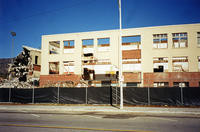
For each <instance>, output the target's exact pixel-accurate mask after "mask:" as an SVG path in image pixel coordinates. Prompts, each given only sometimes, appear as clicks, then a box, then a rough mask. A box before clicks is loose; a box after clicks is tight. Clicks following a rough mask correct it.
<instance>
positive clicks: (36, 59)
mask: <svg viewBox="0 0 200 132" xmlns="http://www.w3.org/2000/svg"><path fill="white" fill-rule="evenodd" d="M35 64H36V65H37V64H38V56H37V55H36V56H35Z"/></svg>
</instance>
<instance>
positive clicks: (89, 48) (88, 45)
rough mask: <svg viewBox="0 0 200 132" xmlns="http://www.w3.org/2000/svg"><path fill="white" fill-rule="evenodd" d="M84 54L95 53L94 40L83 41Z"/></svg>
mask: <svg viewBox="0 0 200 132" xmlns="http://www.w3.org/2000/svg"><path fill="white" fill-rule="evenodd" d="M82 47H83V53H84V54H85V53H94V40H93V39H84V40H82Z"/></svg>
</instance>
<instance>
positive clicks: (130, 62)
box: [122, 59, 142, 72]
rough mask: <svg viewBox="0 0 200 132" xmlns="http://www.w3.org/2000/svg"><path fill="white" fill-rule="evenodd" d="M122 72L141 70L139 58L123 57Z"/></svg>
mask: <svg viewBox="0 0 200 132" xmlns="http://www.w3.org/2000/svg"><path fill="white" fill-rule="evenodd" d="M122 63H123V65H122V66H123V68H122V69H123V72H141V71H142V66H141V59H123V60H122Z"/></svg>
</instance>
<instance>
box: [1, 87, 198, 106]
mask: <svg viewBox="0 0 200 132" xmlns="http://www.w3.org/2000/svg"><path fill="white" fill-rule="evenodd" d="M123 95H124V98H123V100H124V104H125V105H158V106H164V105H167V106H200V96H199V95H200V88H197V87H184V88H183V87H181V88H180V87H170V88H169V87H163V88H155V87H154V88H153V87H139V88H136V87H124V88H123ZM0 102H13V103H32V104H34V103H54V104H107V105H119V102H120V90H119V87H80V88H75V87H70V88H69V87H68V88H64V87H59V86H58V87H48V88H31V89H18V88H1V89H0Z"/></svg>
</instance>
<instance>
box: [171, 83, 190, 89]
mask: <svg viewBox="0 0 200 132" xmlns="http://www.w3.org/2000/svg"><path fill="white" fill-rule="evenodd" d="M173 86H174V87H181V88H182V87H189V82H173Z"/></svg>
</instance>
